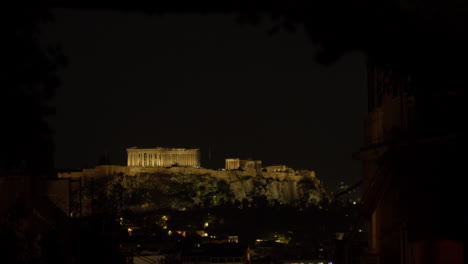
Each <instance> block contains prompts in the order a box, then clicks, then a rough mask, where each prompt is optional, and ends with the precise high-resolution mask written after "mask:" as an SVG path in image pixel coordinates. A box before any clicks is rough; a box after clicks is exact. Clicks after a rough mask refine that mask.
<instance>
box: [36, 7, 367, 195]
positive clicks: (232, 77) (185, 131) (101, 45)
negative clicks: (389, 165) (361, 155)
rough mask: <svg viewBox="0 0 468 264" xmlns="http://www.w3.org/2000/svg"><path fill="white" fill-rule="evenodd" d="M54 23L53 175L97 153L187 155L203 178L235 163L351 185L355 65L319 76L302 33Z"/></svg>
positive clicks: (91, 14)
mask: <svg viewBox="0 0 468 264" xmlns="http://www.w3.org/2000/svg"><path fill="white" fill-rule="evenodd" d="M54 14H55V22H53V23H51V24H49V25H47V26H46V27H45V28H44V29H45V33H46V37H45V39H46V40H48V41H52V42H55V41H56V42H58V43H60V44H61V45H62V49H63V52H64V54H65V55H66V56H67V58H68V60H69V64H68V66H67V67H66V68H64V69H63V70H62V71H61V72H60V76H61V78H62V81H63V83H62V86H61V87H60V89H59V90H58V91H57V95H56V97H55V100H54V102H53V105H54V106H55V107H56V110H57V114H56V115H55V116H54V117H53V118H52V119H51V124H52V127H53V129H54V131H55V149H56V152H55V166H56V168H70V169H71V168H83V167H92V166H95V165H96V164H97V162H98V159H99V157H100V156H102V155H106V154H107V155H108V156H109V158H110V161H111V163H112V164H119V165H125V164H126V151H125V149H126V148H128V147H132V146H138V147H146V148H151V147H157V146H161V147H187V148H190V147H198V148H200V149H201V152H202V166H203V167H209V168H215V169H217V168H221V167H223V166H224V158H235V157H239V158H252V159H257V160H262V161H263V164H264V165H275V164H285V165H287V166H289V167H292V168H294V169H309V170H315V171H316V173H317V176H318V178H319V179H321V180H322V181H323V182H324V183H325V184H326V186H327V187H329V188H333V187H334V186H335V185H336V183H338V182H340V181H344V182H345V183H347V184H352V183H355V182H356V181H358V180H359V179H360V177H361V175H360V162H359V161H356V160H353V159H352V156H351V155H352V153H353V152H356V151H357V150H358V149H359V147H360V146H361V145H362V138H363V134H362V133H363V132H362V131H363V129H362V123H363V117H364V115H365V113H366V73H365V63H364V57H363V56H362V55H361V54H357V53H351V54H347V55H346V56H345V57H343V58H341V59H340V60H339V61H338V62H336V63H335V64H333V65H331V66H328V67H326V66H322V65H320V64H318V63H317V62H316V61H315V58H314V56H315V54H316V51H317V50H318V47H316V46H314V45H313V44H312V43H311V41H309V39H308V37H307V35H306V34H305V33H304V31H303V30H302V28H298V29H297V30H296V32H294V33H289V32H286V31H279V32H278V33H276V34H274V35H269V34H268V31H269V29H270V28H271V27H272V24H271V23H269V20H268V19H265V20H264V22H263V23H261V24H260V25H258V26H252V25H241V24H240V23H238V22H237V21H236V16H235V15H206V16H203V15H198V14H180V15H165V16H156V15H155V16H149V15H144V14H140V13H121V12H110V11H105V12H104V11H74V10H55V11H54ZM209 153H210V155H209ZM209 158H211V159H209Z"/></svg>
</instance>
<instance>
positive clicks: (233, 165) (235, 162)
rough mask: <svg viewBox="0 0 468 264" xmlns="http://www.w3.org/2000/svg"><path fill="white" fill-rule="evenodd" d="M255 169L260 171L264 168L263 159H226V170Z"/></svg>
mask: <svg viewBox="0 0 468 264" xmlns="http://www.w3.org/2000/svg"><path fill="white" fill-rule="evenodd" d="M238 169H241V170H245V171H247V170H253V171H256V172H260V171H261V170H262V161H261V160H241V159H226V170H238Z"/></svg>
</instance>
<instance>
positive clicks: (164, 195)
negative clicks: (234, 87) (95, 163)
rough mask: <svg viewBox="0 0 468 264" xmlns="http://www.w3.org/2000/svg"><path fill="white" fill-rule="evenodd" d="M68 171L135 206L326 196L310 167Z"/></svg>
mask: <svg viewBox="0 0 468 264" xmlns="http://www.w3.org/2000/svg"><path fill="white" fill-rule="evenodd" d="M68 176H71V177H83V178H85V179H89V178H94V179H95V182H99V183H98V185H99V184H100V187H99V188H100V189H102V190H104V193H105V195H106V197H105V198H106V199H109V200H110V201H120V203H121V204H125V205H126V206H128V207H131V208H132V210H146V209H151V208H154V209H156V208H172V209H184V208H186V209H188V208H193V207H205V206H206V207H211V206H217V205H221V204H225V203H231V204H236V205H238V206H241V205H246V204H248V205H251V204H258V203H266V204H272V203H280V204H294V205H298V206H299V205H301V206H308V205H317V204H318V203H319V202H320V201H321V200H322V199H326V196H327V194H326V191H325V190H324V188H323V187H322V185H321V184H320V181H319V180H318V179H317V178H316V176H315V173H314V172H313V171H306V170H304V171H290V172H255V171H241V170H232V171H220V170H210V169H204V168H199V169H197V168H185V167H172V168H135V167H125V166H113V165H106V166H99V167H97V168H95V169H91V170H89V169H88V170H84V171H83V172H81V173H75V174H73V175H68ZM59 177H67V175H66V174H61V175H59ZM86 182H89V180H86ZM85 189H87V188H85ZM85 193H89V192H85Z"/></svg>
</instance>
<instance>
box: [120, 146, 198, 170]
mask: <svg viewBox="0 0 468 264" xmlns="http://www.w3.org/2000/svg"><path fill="white" fill-rule="evenodd" d="M127 166H130V167H171V166H181V167H200V149H185V148H161V147H157V148H151V149H140V148H136V147H133V148H128V149H127Z"/></svg>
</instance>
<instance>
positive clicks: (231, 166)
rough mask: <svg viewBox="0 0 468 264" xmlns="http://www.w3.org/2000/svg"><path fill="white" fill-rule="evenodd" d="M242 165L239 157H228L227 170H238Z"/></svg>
mask: <svg viewBox="0 0 468 264" xmlns="http://www.w3.org/2000/svg"><path fill="white" fill-rule="evenodd" d="M239 167H240V160H239V159H226V170H236V169H239Z"/></svg>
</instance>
